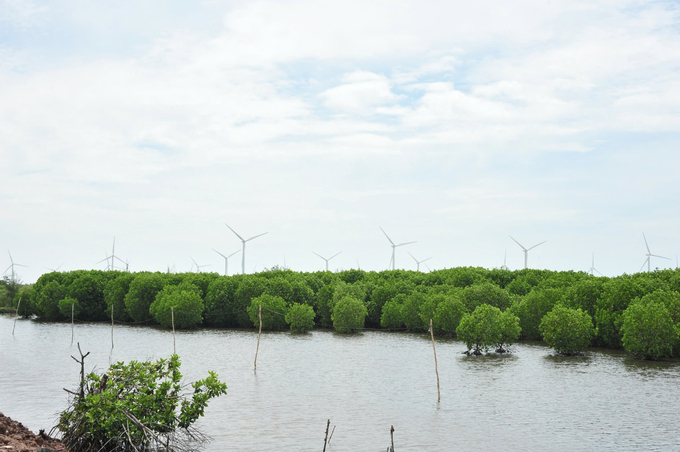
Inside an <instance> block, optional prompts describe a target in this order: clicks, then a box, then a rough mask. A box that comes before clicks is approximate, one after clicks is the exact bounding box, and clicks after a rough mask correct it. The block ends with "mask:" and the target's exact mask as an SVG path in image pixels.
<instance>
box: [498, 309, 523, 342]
mask: <svg viewBox="0 0 680 452" xmlns="http://www.w3.org/2000/svg"><path fill="white" fill-rule="evenodd" d="M498 329H499V330H500V332H499V335H498V341H497V342H496V343H495V344H494V345H495V347H496V351H497V352H498V353H506V352H507V351H508V347H509V346H511V345H512V344H513V343H515V341H517V339H518V338H519V335H520V333H521V332H522V328H521V327H520V326H519V317H517V316H516V315H515V314H513V313H512V312H511V311H510V310H509V309H506V310H505V311H504V312H503V313H502V314H501V315H500V317H499V318H498Z"/></svg>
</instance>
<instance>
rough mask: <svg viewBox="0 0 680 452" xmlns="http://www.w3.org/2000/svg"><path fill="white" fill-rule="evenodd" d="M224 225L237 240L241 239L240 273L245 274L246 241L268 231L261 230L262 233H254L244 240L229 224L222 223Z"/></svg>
mask: <svg viewBox="0 0 680 452" xmlns="http://www.w3.org/2000/svg"><path fill="white" fill-rule="evenodd" d="M224 225H225V226H226V227H228V228H229V229H230V230H231V232H233V233H234V234H235V235H236V237H238V238H239V240H241V243H242V244H243V249H242V250H241V251H242V253H243V254H241V273H242V274H244V275H245V274H246V242H250V241H251V240H253V239H256V238H258V237H262V236H263V235H265V234H269V232H263V233H262V234H258V235H254V236H252V237H251V238H249V239H246V240H244V239H243V237H241V236H240V235H238V233H237V232H236V231H234V230H233V229H231V226H229V225H228V224H227V223H224Z"/></svg>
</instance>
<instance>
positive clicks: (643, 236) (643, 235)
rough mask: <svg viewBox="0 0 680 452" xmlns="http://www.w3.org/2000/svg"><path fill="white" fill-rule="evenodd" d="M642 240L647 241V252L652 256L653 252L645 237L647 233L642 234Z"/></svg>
mask: <svg viewBox="0 0 680 452" xmlns="http://www.w3.org/2000/svg"><path fill="white" fill-rule="evenodd" d="M642 238H643V239H645V246H646V247H647V252H648V253H649V254H652V252H651V251H650V250H649V244H648V243H647V237H645V233H644V232H643V233H642Z"/></svg>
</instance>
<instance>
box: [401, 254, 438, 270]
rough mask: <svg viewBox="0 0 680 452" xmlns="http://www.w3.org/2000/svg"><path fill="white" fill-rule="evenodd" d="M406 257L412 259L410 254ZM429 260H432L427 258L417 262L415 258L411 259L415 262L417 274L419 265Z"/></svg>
mask: <svg viewBox="0 0 680 452" xmlns="http://www.w3.org/2000/svg"><path fill="white" fill-rule="evenodd" d="M407 252H408V251H407ZM408 255H409V256H411V257H413V254H411V253H408ZM430 259H432V258H431V257H428V258H427V259H423V260H422V261H419V260H418V259H416V258H415V257H413V260H414V261H416V271H417V272H419V271H420V264H422V263H423V262H425V261H429V260H430Z"/></svg>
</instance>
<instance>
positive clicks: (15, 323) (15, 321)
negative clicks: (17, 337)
mask: <svg viewBox="0 0 680 452" xmlns="http://www.w3.org/2000/svg"><path fill="white" fill-rule="evenodd" d="M19 306H21V297H19V301H17V311H16V313H15V314H14V315H15V317H14V326H13V327H12V336H14V330H15V329H16V327H17V319H18V318H19Z"/></svg>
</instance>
